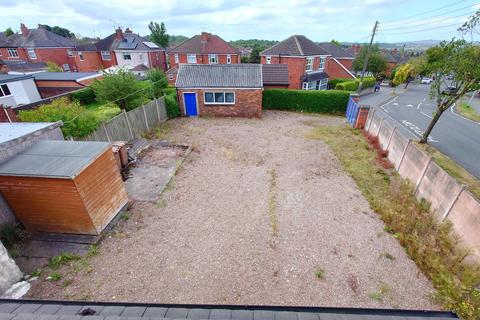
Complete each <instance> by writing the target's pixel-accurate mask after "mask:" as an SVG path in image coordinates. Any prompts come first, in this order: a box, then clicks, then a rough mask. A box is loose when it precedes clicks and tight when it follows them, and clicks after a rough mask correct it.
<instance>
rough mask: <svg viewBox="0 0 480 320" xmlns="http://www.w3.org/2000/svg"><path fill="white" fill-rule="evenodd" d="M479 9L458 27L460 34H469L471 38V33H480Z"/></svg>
mask: <svg viewBox="0 0 480 320" xmlns="http://www.w3.org/2000/svg"><path fill="white" fill-rule="evenodd" d="M479 24H480V10H477V11H476V12H475V13H474V14H473V15H471V16H470V17H469V18H468V20H467V21H466V22H465V23H464V24H462V25H461V26H460V27H459V28H458V32H460V33H461V34H463V35H465V34H470V37H471V38H472V40H473V34H474V33H475V34H480V28H479Z"/></svg>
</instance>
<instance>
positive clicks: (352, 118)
mask: <svg viewBox="0 0 480 320" xmlns="http://www.w3.org/2000/svg"><path fill="white" fill-rule="evenodd" d="M358 110H359V107H358V103H356V102H355V101H354V100H353V99H352V97H350V99H349V100H348V104H347V114H346V117H347V121H348V122H349V123H350V124H351V125H352V127H353V126H355V122H356V121H357V116H358Z"/></svg>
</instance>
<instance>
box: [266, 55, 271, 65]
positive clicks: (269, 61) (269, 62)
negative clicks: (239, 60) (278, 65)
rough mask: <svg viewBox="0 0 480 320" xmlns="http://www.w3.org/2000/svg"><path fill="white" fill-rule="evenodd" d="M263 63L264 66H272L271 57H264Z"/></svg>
mask: <svg viewBox="0 0 480 320" xmlns="http://www.w3.org/2000/svg"><path fill="white" fill-rule="evenodd" d="M265 63H266V64H272V56H266V57H265Z"/></svg>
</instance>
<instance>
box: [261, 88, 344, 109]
mask: <svg viewBox="0 0 480 320" xmlns="http://www.w3.org/2000/svg"><path fill="white" fill-rule="evenodd" d="M349 97H350V93H349V92H346V91H338V90H328V91H314V90H312V91H308V90H288V89H267V90H264V91H263V99H262V103H263V108H264V109H272V110H292V111H302V112H316V113H327V114H343V113H345V111H346V109H347V103H348V99H349Z"/></svg>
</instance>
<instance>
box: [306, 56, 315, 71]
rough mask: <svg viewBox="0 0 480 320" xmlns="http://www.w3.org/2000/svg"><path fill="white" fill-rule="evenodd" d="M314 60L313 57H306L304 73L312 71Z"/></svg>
mask: <svg viewBox="0 0 480 320" xmlns="http://www.w3.org/2000/svg"><path fill="white" fill-rule="evenodd" d="M314 60H315V58H314V57H307V59H306V61H305V71H307V72H308V71H313V62H314Z"/></svg>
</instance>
